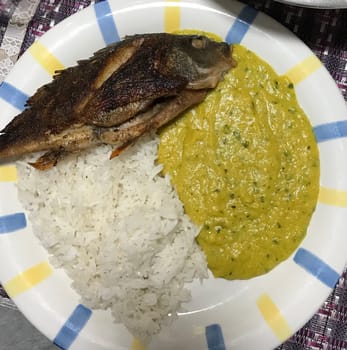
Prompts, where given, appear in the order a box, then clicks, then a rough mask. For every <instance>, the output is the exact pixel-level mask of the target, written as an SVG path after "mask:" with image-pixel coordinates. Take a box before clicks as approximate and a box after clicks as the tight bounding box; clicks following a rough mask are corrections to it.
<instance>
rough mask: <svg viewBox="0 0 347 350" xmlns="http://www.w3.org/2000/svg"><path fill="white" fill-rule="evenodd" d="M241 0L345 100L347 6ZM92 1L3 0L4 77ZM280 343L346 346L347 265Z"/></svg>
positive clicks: (316, 348)
mask: <svg viewBox="0 0 347 350" xmlns="http://www.w3.org/2000/svg"><path fill="white" fill-rule="evenodd" d="M243 2H244V3H247V4H248V5H250V6H253V7H255V8H256V9H257V10H261V11H263V12H265V13H267V14H268V15H270V16H271V17H273V18H275V19H276V20H277V21H279V22H280V23H282V24H283V25H284V26H286V27H287V28H289V29H290V30H291V31H292V32H294V33H295V34H296V35H297V36H298V37H299V38H300V39H301V40H303V41H304V42H305V43H306V44H307V45H308V46H309V47H310V48H311V50H312V51H313V52H314V53H315V54H316V55H317V56H318V57H319V59H320V60H321V61H322V62H323V63H324V65H325V66H326V68H327V69H328V71H329V72H330V74H331V76H332V77H333V78H334V80H335V81H336V84H337V86H338V87H339V89H340V91H341V93H342V94H343V96H344V98H345V100H346V101H347V10H342V9H339V10H320V9H308V8H303V7H295V6H288V5H284V4H281V3H278V2H275V1H272V0H263V1H262V0H243ZM90 3H91V1H89V0H41V1H40V0H0V82H1V81H2V80H3V79H4V78H5V76H6V75H7V74H8V72H9V71H10V69H11V68H12V67H13V65H14V63H15V62H16V60H17V58H18V57H19V56H20V55H21V54H22V53H23V52H24V51H25V50H26V49H27V48H28V47H29V46H30V45H31V44H32V43H33V42H34V40H35V39H36V38H37V37H39V36H41V35H42V34H44V33H45V32H46V31H47V30H48V29H50V28H51V27H53V26H54V25H55V24H57V23H58V22H60V21H61V20H62V19H64V18H65V17H68V16H70V15H71V14H73V13H75V12H77V11H79V10H80V9H82V8H84V7H86V6H88V5H90ZM322 88H324V87H322ZM346 259H347V256H346ZM4 301H5V302H6V303H8V302H9V299H8V297H7V295H6V293H5V291H4V290H3V289H2V288H1V286H0V312H1V303H2V302H3V303H4ZM259 341H261V339H260V340H259ZM280 349H282V350H347V270H345V271H344V273H343V274H342V275H341V277H340V279H339V281H338V283H337V284H336V286H335V288H334V290H333V291H332V293H331V295H330V296H329V297H328V299H327V300H326V301H325V302H324V303H323V305H322V306H321V308H320V309H319V310H317V312H316V314H315V315H313V317H312V319H311V320H309V321H308V322H307V323H306V325H305V326H304V327H303V328H302V329H301V330H299V331H298V332H297V333H296V334H294V335H293V336H292V337H291V338H290V339H289V340H288V341H287V342H286V343H284V344H283V345H281V346H280V347H278V348H277V350H280ZM250 350H256V349H250Z"/></svg>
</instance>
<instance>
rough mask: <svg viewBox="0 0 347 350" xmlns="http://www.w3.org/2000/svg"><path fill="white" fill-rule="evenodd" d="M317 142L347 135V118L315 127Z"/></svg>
mask: <svg viewBox="0 0 347 350" xmlns="http://www.w3.org/2000/svg"><path fill="white" fill-rule="evenodd" d="M313 131H314V133H315V135H316V140H317V142H324V141H328V140H333V139H337V138H340V137H347V120H342V121H338V122H333V123H327V124H321V125H317V126H315V127H314V128H313Z"/></svg>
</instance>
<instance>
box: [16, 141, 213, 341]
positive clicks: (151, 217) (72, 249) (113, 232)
mask: <svg viewBox="0 0 347 350" xmlns="http://www.w3.org/2000/svg"><path fill="white" fill-rule="evenodd" d="M158 142H159V138H158V136H151V137H146V138H145V139H142V140H140V141H139V142H138V143H137V144H136V145H135V146H134V147H132V148H131V149H129V150H127V151H125V152H124V153H122V154H121V155H120V156H119V157H117V158H115V159H113V160H112V161H110V160H109V159H108V155H109V153H110V150H111V149H110V147H109V146H103V147H98V148H95V149H93V150H90V151H87V152H85V153H83V154H81V155H79V156H76V155H73V156H71V157H70V158H69V159H67V160H65V161H62V162H60V163H59V164H58V165H57V166H56V167H54V168H53V169H51V170H49V171H45V172H40V171H37V170H35V169H33V168H32V167H30V166H28V165H27V163H26V162H18V171H19V183H18V189H19V198H20V200H21V202H22V204H23V205H24V207H25V209H26V210H27V212H28V214H29V218H30V221H31V223H32V226H33V231H34V233H35V234H36V236H37V237H38V238H39V239H40V241H41V242H42V244H43V246H44V247H45V248H46V249H47V250H48V252H49V253H50V254H51V262H52V263H53V265H54V266H56V267H62V268H64V269H65V271H66V272H67V274H68V275H69V277H70V278H71V279H72V280H73V287H74V288H75V289H76V291H77V292H78V293H79V295H81V297H82V302H83V303H85V304H86V305H87V306H89V307H91V308H93V309H107V308H110V309H111V311H112V314H113V316H114V319H115V321H116V322H122V323H124V325H125V326H126V327H127V328H128V329H129V330H130V332H131V333H133V334H134V335H135V336H136V337H138V338H140V339H141V340H143V341H148V340H149V339H150V337H151V336H152V335H154V334H156V333H158V332H159V331H160V329H161V328H162V327H163V326H164V325H168V324H170V322H171V321H172V319H173V318H174V316H172V315H175V314H176V312H177V311H179V310H181V307H182V306H181V304H182V303H185V302H187V301H189V300H190V292H189V290H188V289H187V288H185V287H184V284H185V283H188V282H191V281H192V280H193V279H194V278H200V279H202V278H205V277H207V267H206V261H205V257H204V255H203V253H202V252H201V250H200V249H199V247H198V246H197V244H196V243H195V240H194V238H195V236H196V234H197V232H198V228H197V227H196V226H195V225H194V224H193V223H192V222H191V221H190V219H189V218H188V217H187V215H185V214H184V211H183V207H182V204H181V202H180V201H179V199H178V197H177V194H176V192H175V191H174V190H173V188H172V186H171V184H170V181H169V178H168V177H161V176H160V175H159V172H160V170H161V166H158V165H156V164H155V160H156V156H157V146H158ZM169 315H171V316H169Z"/></svg>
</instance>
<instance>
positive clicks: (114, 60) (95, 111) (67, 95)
mask: <svg viewBox="0 0 347 350" xmlns="http://www.w3.org/2000/svg"><path fill="white" fill-rule="evenodd" d="M232 65H233V63H232V60H231V47H230V45H228V44H227V43H223V42H216V41H213V40H211V39H208V38H207V37H205V36H200V35H176V34H167V33H150V34H143V35H133V36H130V37H126V38H125V39H124V40H122V41H120V42H117V43H115V44H112V45H110V46H107V47H105V48H103V49H101V50H99V51H97V52H96V53H95V54H94V55H93V56H92V57H91V58H90V59H87V60H81V61H79V62H78V64H77V65H76V66H74V67H70V68H67V69H65V70H63V71H58V72H56V75H55V76H54V77H53V81H52V82H50V83H49V84H46V85H44V86H42V87H41V88H39V89H38V90H37V92H36V93H35V94H34V95H33V96H32V97H31V98H30V99H29V100H28V102H27V106H26V109H25V110H24V111H23V112H22V113H21V114H19V115H18V116H17V117H15V118H14V119H13V120H12V121H11V122H10V123H9V124H8V125H7V126H6V127H5V128H4V129H3V130H1V133H2V134H1V135H0V161H1V160H6V159H8V158H12V157H19V156H21V155H23V154H26V153H32V152H37V151H49V152H48V153H47V155H46V156H45V155H44V156H43V157H41V158H40V162H38V163H37V165H38V166H37V167H38V168H39V169H41V168H42V170H43V169H48V168H49V167H51V166H54V165H55V164H56V163H57V162H58V160H59V159H61V158H62V157H63V155H65V154H66V153H68V152H77V151H79V150H82V149H85V148H88V147H92V146H96V145H99V144H102V143H110V144H119V143H120V144H121V145H120V146H121V147H122V145H124V144H130V143H131V142H132V141H133V140H136V139H137V138H138V137H139V136H141V135H139V132H138V130H143V133H145V132H148V131H151V130H155V129H156V128H157V127H158V126H157V125H159V124H160V126H162V121H163V120H165V123H166V122H169V121H170V120H171V119H173V118H175V117H176V116H177V115H178V114H179V113H181V112H182V111H184V110H185V109H187V108H189V107H190V106H192V105H193V104H196V103H199V102H201V100H202V98H201V96H205V92H206V91H207V90H208V89H213V88H214V87H215V86H216V85H217V84H218V82H219V81H220V80H221V79H222V78H223V75H224V74H225V73H226V72H227V71H228V70H229V69H230V68H231V67H232ZM187 90H189V91H192V92H193V91H196V92H204V93H202V94H196V95H194V94H192V95H191V96H193V95H194V96H195V97H194V98H192V99H191V103H189V101H188V100H187V96H190V95H189V94H186V93H185V92H184V91H187ZM182 94H183V95H182ZM182 96H183V97H182ZM175 99H176V100H175ZM173 101H174V102H173ZM183 101H184V102H183ZM168 103H170V104H169V105H171V106H175V108H168ZM179 103H182V106H181V107H180V108H179V107H178V106H177V104H179ZM161 109H163V110H165V112H162V111H161ZM167 111H171V113H172V114H171V115H168V112H167ZM178 111H179V112H178ZM161 112H162V113H161ZM162 115H165V118H163V117H161V116H162ZM148 116H151V117H150V118H149V117H148ZM152 118H154V120H160V121H161V122H160V123H158V122H153V121H151V119H152ZM139 125H141V127H139ZM134 128H135V129H136V130H137V131H136V132H135V131H134V130H135V129H134ZM102 135H103V136H102ZM105 135H112V137H105ZM120 135H122V136H120ZM134 135H137V136H136V137H135V136H134ZM114 154H117V151H116V152H114ZM40 164H44V166H43V167H40ZM33 165H35V163H33Z"/></svg>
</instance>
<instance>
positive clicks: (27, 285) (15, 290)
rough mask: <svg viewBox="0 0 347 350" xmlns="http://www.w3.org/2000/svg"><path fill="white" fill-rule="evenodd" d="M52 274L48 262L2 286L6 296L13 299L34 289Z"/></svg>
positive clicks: (30, 269)
mask: <svg viewBox="0 0 347 350" xmlns="http://www.w3.org/2000/svg"><path fill="white" fill-rule="evenodd" d="M52 272H53V269H52V267H51V266H50V265H49V263H48V262H42V263H40V264H37V265H35V266H33V267H31V268H29V269H27V270H25V271H24V272H22V273H21V274H19V275H18V276H16V277H14V278H12V279H11V280H10V281H8V282H7V283H5V284H4V288H5V290H6V292H7V294H8V295H9V296H10V297H11V298H13V297H16V296H17V295H19V294H21V293H24V292H26V291H27V290H29V289H31V288H33V287H35V286H36V285H37V284H39V283H41V282H42V281H44V280H45V279H46V278H48V277H49V276H50V275H51V274H52Z"/></svg>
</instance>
